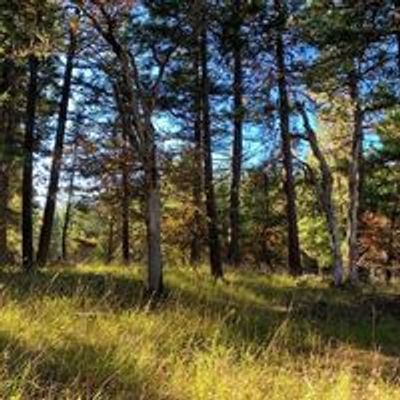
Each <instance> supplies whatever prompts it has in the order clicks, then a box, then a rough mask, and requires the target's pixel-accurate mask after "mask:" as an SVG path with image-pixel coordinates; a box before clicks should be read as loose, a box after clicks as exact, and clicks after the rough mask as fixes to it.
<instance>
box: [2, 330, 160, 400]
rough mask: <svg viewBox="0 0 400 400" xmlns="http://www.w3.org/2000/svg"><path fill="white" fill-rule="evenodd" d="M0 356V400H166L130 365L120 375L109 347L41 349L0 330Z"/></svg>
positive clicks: (78, 345)
mask: <svg viewBox="0 0 400 400" xmlns="http://www.w3.org/2000/svg"><path fill="white" fill-rule="evenodd" d="M0 352H1V354H2V356H3V360H2V370H1V371H0V377H1V383H0V397H1V398H29V399H44V398H46V399H59V398H72V397H70V396H73V398H78V397H77V396H79V398H80V399H88V400H89V399H94V398H97V399H111V398H113V399H114V398H115V399H117V398H118V399H132V400H134V399H143V398H146V399H149V400H161V399H165V397H163V396H161V395H160V394H159V393H157V392H156V391H154V390H153V389H152V387H154V385H152V384H151V380H150V377H147V376H144V375H143V374H142V373H141V371H139V370H137V369H135V368H134V366H132V365H130V366H129V374H128V375H126V374H124V373H122V372H121V371H120V370H119V369H118V367H117V366H116V365H114V364H113V354H112V352H111V353H110V351H109V350H108V351H107V349H101V348H99V347H94V346H91V345H89V344H85V343H79V342H76V341H74V340H71V341H70V342H69V343H68V346H63V347H62V348H57V347H49V346H47V347H44V348H43V347H41V348H40V350H39V349H35V348H29V347H27V346H26V345H25V344H24V343H22V342H21V341H19V340H17V339H15V338H14V337H12V336H11V335H10V334H9V333H7V332H3V331H0ZM20 396H22V397H20Z"/></svg>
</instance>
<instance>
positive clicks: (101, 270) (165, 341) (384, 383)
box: [0, 266, 400, 400]
mask: <svg viewBox="0 0 400 400" xmlns="http://www.w3.org/2000/svg"><path fill="white" fill-rule="evenodd" d="M227 279H228V281H229V283H228V284H225V283H217V284H215V283H214V282H213V281H212V280H211V279H210V278H209V277H208V274H207V271H204V272H197V273H195V272H193V271H192V270H189V269H179V268H175V269H170V270H168V271H167V273H166V285H167V287H168V289H169V293H168V296H167V298H166V299H165V300H164V301H163V302H162V303H159V304H156V305H152V306H150V305H149V304H148V303H146V302H145V300H144V297H143V296H142V285H141V274H140V270H139V268H138V267H135V268H132V269H128V268H126V267H104V266H80V267H77V268H73V269H72V268H70V269H57V268H53V269H49V270H43V271H41V272H39V273H36V274H34V275H30V276H26V275H24V274H22V273H19V272H16V271H13V270H3V271H0V284H1V285H2V286H1V292H0V306H1V312H0V347H1V353H0V398H2V399H3V398H4V399H35V398H37V399H154V400H161V399H171V400H172V399H177V400H178V399H198V400H200V399H204V400H211V399H218V400H224V399H229V400H232V399H233V400H236V399H237V400H239V399H249V400H257V399H260V400H264V399H272V400H274V399H293V400H296V399H304V400H305V399H307V400H309V399H310V400H311V399H315V400H321V399H323V400H324V399H326V400H329V399H332V400H333V399H335V400H337V399H340V400H346V399H357V400H363V399H365V400H367V399H368V400H371V399H379V400H384V399H390V400H395V399H400V381H399V377H398V376H399V369H400V362H399V358H398V356H399V355H400V341H399V338H400V320H399V314H400V313H397V314H396V311H397V310H394V309H393V307H386V306H384V305H383V306H382V304H385V303H382V299H385V298H386V297H387V296H389V294H390V293H387V290H386V289H385V290H384V289H378V290H377V289H374V288H366V289H364V290H362V291H361V290H357V291H350V290H335V289H331V288H329V285H328V284H327V283H326V282H324V281H323V280H321V279H318V278H307V279H300V280H294V279H292V278H290V277H287V276H278V275H276V276H262V275H258V274H256V273H251V272H241V273H240V274H239V273H235V272H231V273H229V274H228V277H227ZM395 289H396V288H394V289H393V288H392V289H391V290H395ZM399 305H400V303H399ZM398 311H400V310H398Z"/></svg>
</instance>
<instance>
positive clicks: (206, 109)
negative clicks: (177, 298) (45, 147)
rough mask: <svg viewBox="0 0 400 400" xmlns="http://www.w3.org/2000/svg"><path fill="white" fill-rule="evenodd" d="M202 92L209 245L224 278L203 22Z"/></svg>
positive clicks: (217, 272) (215, 269)
mask: <svg viewBox="0 0 400 400" xmlns="http://www.w3.org/2000/svg"><path fill="white" fill-rule="evenodd" d="M200 54H201V93H202V131H203V132H202V133H203V159H204V189H205V195H206V212H207V222H208V245H209V252H210V266H211V274H212V276H213V277H214V278H215V279H218V278H223V268H222V260H221V245H220V240H219V231H218V213H217V207H216V203H215V192H214V178H213V160H212V146H211V132H210V106H209V81H208V66H207V58H208V54H207V30H206V24H205V22H203V26H202V32H201V39H200Z"/></svg>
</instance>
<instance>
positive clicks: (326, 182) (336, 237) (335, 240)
mask: <svg viewBox="0 0 400 400" xmlns="http://www.w3.org/2000/svg"><path fill="white" fill-rule="evenodd" d="M299 111H300V114H301V115H302V118H303V123H304V127H305V130H306V134H307V140H308V142H309V144H310V147H311V151H312V153H313V155H314V157H315V158H316V159H317V160H318V164H319V168H320V171H321V185H320V186H321V188H320V190H319V192H320V193H319V194H320V199H321V204H322V207H323V209H324V212H325V216H326V221H327V225H328V231H329V235H330V243H331V251H332V258H333V260H334V268H333V271H334V272H333V273H334V280H335V285H336V286H340V285H341V284H342V282H343V260H342V252H341V238H340V230H339V226H338V222H337V215H336V208H335V204H334V200H333V198H332V191H333V178H332V172H331V169H330V167H329V164H328V162H327V160H326V157H325V155H324V154H323V152H322V151H321V148H320V146H319V143H318V139H317V135H316V133H315V131H314V129H313V128H312V126H311V123H310V121H309V118H308V116H307V113H306V110H305V109H304V107H303V106H302V105H299Z"/></svg>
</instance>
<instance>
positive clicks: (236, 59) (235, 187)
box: [228, 0, 243, 266]
mask: <svg viewBox="0 0 400 400" xmlns="http://www.w3.org/2000/svg"><path fill="white" fill-rule="evenodd" d="M234 8H235V13H236V14H235V16H236V19H237V21H236V25H237V26H236V27H235V28H236V32H235V40H234V43H233V64H234V67H233V70H234V71H233V75H234V77H233V96H234V111H233V112H234V117H233V130H234V133H233V146H232V181H231V188H230V212H229V216H230V242H229V257H228V258H229V262H230V263H231V264H233V265H235V266H238V265H239V264H240V259H241V257H240V181H241V174H242V149H243V133H242V126H243V101H242V95H243V82H242V81H243V76H242V75H243V74H242V44H241V36H240V22H239V21H240V13H241V0H235V2H234Z"/></svg>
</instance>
